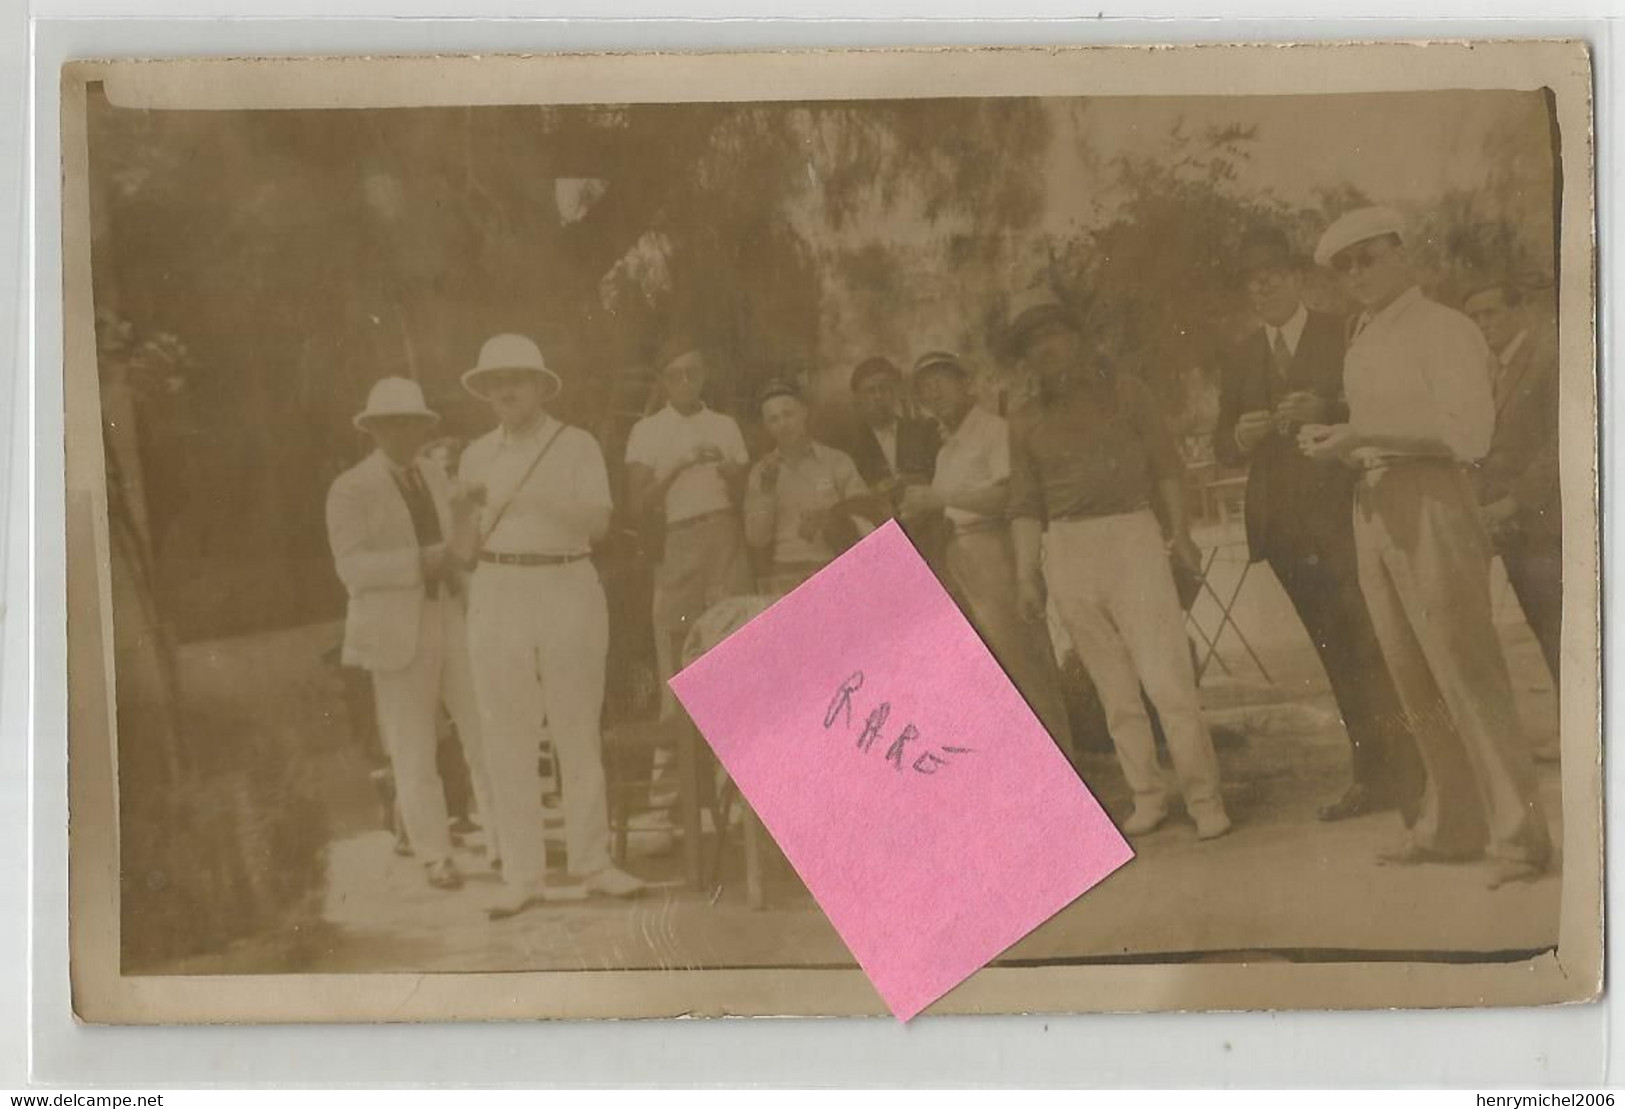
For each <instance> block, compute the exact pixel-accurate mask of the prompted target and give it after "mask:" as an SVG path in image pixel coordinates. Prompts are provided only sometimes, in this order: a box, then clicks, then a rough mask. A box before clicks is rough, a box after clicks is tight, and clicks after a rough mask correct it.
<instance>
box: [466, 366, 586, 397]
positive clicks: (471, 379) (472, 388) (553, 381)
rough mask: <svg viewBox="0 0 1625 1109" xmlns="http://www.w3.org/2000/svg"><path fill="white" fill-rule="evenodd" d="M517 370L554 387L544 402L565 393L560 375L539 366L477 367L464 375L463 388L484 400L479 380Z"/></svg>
mask: <svg viewBox="0 0 1625 1109" xmlns="http://www.w3.org/2000/svg"><path fill="white" fill-rule="evenodd" d="M515 370H522V371H524V372H525V373H528V374H535V375H536V376H537V377H541V378H545V379H547V382H548V384H549V385H551V386H552V389H551V391H549V392H548V393H547V394H546V395H545V396H544V397H543V398H542V399H543V400H544V401H550V400H552V399H553V398H554V397H556V396H558V395H559V394H560V393H562V392H564V382H563V380H562V379H560V377H559V375H558V374H556V373H554V372H553V371H552V370H549V369H545V368H541V367H537V366H476V367H475V368H474V369H472V370H468V371H467V372H465V373H464V374H463V377H462V382H463V388H464V389H465V390H467V391H468V392H469V393H472V394H473V395H474V396H476V397H479V398H480V399H481V400H484V399H485V393H484V392H482V391H481V389H480V387H479V380H480V378H481V377H486V376H489V375H491V374H495V373H512V372H513V371H515Z"/></svg>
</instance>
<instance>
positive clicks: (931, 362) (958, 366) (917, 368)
mask: <svg viewBox="0 0 1625 1109" xmlns="http://www.w3.org/2000/svg"><path fill="white" fill-rule="evenodd" d="M927 370H937V371H941V372H943V373H950V374H953V375H954V376H956V377H969V376H970V371H969V370H967V369H965V363H963V362H961V361H960V360H959V355H957V354H955V353H954V352H953V351H951V350H929V351H926V352H925V353H924V354H922V355H920V356H919V357H918V358H916V359H915V360H914V370H913V373H914V376H915V377H918V376H919V375H920V374H923V373H925V372H926V371H927Z"/></svg>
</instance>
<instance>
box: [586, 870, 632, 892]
mask: <svg viewBox="0 0 1625 1109" xmlns="http://www.w3.org/2000/svg"><path fill="white" fill-rule="evenodd" d="M581 884H582V886H583V887H585V889H586V891H587V892H588V893H601V894H603V895H604V896H606V897H635V896H637V895H638V894H640V893H642V892H643V879H641V878H634V877H632V875H630V874H628V873H627V872H626V871H624V870H621V869H619V868H617V867H614V866H606V867H604V868H603V869H602V870H597V871H594V872H593V873H591V874H589V875H587V876H586V878H584V879H582V882H581Z"/></svg>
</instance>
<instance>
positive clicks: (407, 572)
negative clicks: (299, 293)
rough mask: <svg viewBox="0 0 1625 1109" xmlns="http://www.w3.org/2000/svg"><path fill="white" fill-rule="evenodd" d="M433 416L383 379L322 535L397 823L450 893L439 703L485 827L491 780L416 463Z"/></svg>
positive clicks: (442, 529) (439, 505)
mask: <svg viewBox="0 0 1625 1109" xmlns="http://www.w3.org/2000/svg"><path fill="white" fill-rule="evenodd" d="M439 420H440V417H439V416H438V415H437V414H435V413H434V412H432V411H430V410H429V408H428V407H427V406H425V404H424V402H423V391H422V390H421V389H420V388H419V387H418V385H417V383H416V382H414V381H408V380H407V379H405V378H400V377H386V378H384V379H383V380H382V381H379V382H378V383H377V384H376V385H374V386H373V387H372V392H371V393H370V394H369V396H368V397H367V407H366V409H365V410H364V411H362V412H361V413H359V414H358V415H357V416H356V417H355V426H356V427H357V428H359V429H360V430H362V431H364V432H366V433H367V434H368V435H369V436H370V437H371V438H372V440H373V443H374V444H375V446H376V448H377V449H375V450H374V451H373V452H372V453H371V454H369V455H368V456H367V457H366V458H365V459H363V460H362V461H361V462H360V463H358V464H357V465H355V466H353V467H352V468H350V469H349V470H346V471H345V472H344V473H342V474H340V475H339V476H338V478H337V479H336V480H335V481H334V482H333V486H332V488H331V489H330V490H329V491H328V494H327V538H328V543H329V545H330V546H331V548H332V551H333V560H334V563H335V564H336V565H337V568H338V575H339V579H340V580H341V581H343V583H344V588H345V589H346V590H347V591H348V592H349V594H350V604H349V612H348V614H347V617H346V620H345V625H344V653H343V660H344V663H345V665H347V666H359V667H362V668H363V669H366V670H369V671H371V673H372V687H373V694H374V697H375V699H376V701H377V705H378V730H379V732H380V733H381V734H382V737H383V741H384V748H385V750H387V751H388V752H389V761H390V766H391V767H392V769H393V771H394V775H395V794H396V797H397V799H398V801H399V803H400V810H401V822H402V823H403V824H404V825H405V826H406V836H407V840H408V841H409V842H410V844H411V846H412V853H413V854H414V855H416V856H417V858H418V859H420V860H421V861H422V862H423V863H424V865H425V866H426V867H427V869H428V878H429V884H430V885H432V886H435V887H437V888H439V889H456V888H457V887H458V886H460V885H461V884H462V878H461V875H459V873H458V871H457V866H456V864H455V863H454V862H453V860H452V854H451V832H450V830H449V828H448V827H447V819H446V797H445V790H444V786H443V785H442V783H441V781H440V773H439V771H438V769H437V768H436V765H435V749H436V746H437V744H438V733H437V729H436V723H437V721H438V717H439V709H440V706H441V704H444V705H445V706H446V708H447V709H448V710H449V711H450V712H451V716H452V720H453V721H454V722H455V723H456V725H457V734H458V737H459V738H460V739H461V741H462V745H463V755H464V757H465V759H466V760H467V762H468V770H469V776H470V778H471V779H472V783H473V787H474V798H475V804H477V805H478V806H479V809H480V813H481V819H482V820H483V821H484V822H485V824H486V825H487V828H486V834H487V843H488V845H489V850H490V852H491V855H492V857H493V858H495V857H496V854H497V851H498V845H497V842H496V840H495V835H496V829H495V828H494V826H493V822H492V820H491V819H490V815H489V814H490V812H491V805H490V803H489V802H490V782H489V778H488V777H487V774H486V767H485V759H484V752H483V750H482V747H481V742H480V720H479V713H478V709H477V707H476V704H475V700H474V683H473V677H472V675H471V674H470V672H469V660H468V637H467V632H466V629H465V626H464V615H463V600H462V590H461V587H460V583H459V577H458V571H457V568H456V565H455V561H454V560H453V559H452V557H451V556H450V555H449V554H448V552H447V547H446V542H445V539H446V536H447V535H448V534H449V533H450V529H451V516H450V492H451V490H450V482H449V479H448V478H447V477H446V475H445V474H444V473H443V472H442V471H441V470H440V469H439V468H438V467H436V466H434V465H433V464H430V463H426V462H424V461H422V460H420V459H419V457H418V452H419V450H420V449H421V448H422V446H423V444H424V443H425V442H426V441H427V440H428V437H429V433H430V431H431V430H432V429H433V428H434V426H435V424H437V423H438V422H439Z"/></svg>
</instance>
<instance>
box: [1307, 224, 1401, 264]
mask: <svg viewBox="0 0 1625 1109" xmlns="http://www.w3.org/2000/svg"><path fill="white" fill-rule="evenodd" d="M1390 236H1392V237H1393V238H1395V239H1398V240H1399V245H1400V246H1404V245H1405V232H1404V231H1403V230H1401V229H1400V228H1398V227H1382V228H1378V229H1377V230H1375V231H1372V232H1371V233H1370V234H1361V235H1360V237H1359V238H1357V239H1347V240H1346V241H1345V240H1344V239H1341V238H1339V239H1336V240H1334V241H1332V242H1331V243H1321V244H1319V245H1318V246H1317V247H1316V248H1315V265H1317V266H1329V265H1331V264H1332V261H1333V259H1335V258H1336V257H1337V256H1338V255H1339V254H1341V253H1343V252H1344V251H1345V250H1352V249H1353V248H1354V247H1357V246H1359V245H1360V244H1361V243H1369V242H1371V241H1372V240H1373V239H1386V238H1388V237H1390Z"/></svg>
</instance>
